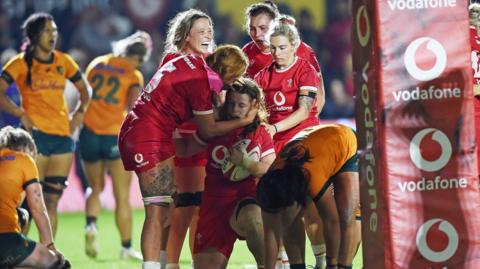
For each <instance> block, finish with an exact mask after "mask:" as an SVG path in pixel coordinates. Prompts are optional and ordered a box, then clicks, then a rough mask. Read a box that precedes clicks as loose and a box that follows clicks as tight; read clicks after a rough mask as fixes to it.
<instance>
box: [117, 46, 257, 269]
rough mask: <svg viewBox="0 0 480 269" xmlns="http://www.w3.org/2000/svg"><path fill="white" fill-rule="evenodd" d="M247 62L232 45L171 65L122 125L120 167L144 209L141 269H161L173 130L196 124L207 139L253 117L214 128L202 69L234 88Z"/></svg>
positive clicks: (163, 69) (164, 68) (171, 188)
mask: <svg viewBox="0 0 480 269" xmlns="http://www.w3.org/2000/svg"><path fill="white" fill-rule="evenodd" d="M247 62H248V60H247V59H246V58H245V56H244V55H243V53H242V51H241V50H240V49H239V48H238V47H236V46H232V45H225V46H221V47H219V48H217V49H216V50H215V52H213V54H211V55H209V56H208V57H207V58H206V59H205V60H203V58H201V57H199V56H196V55H185V56H182V57H178V58H176V59H173V60H172V61H169V62H168V63H166V64H165V65H163V66H162V67H161V68H160V69H159V70H158V71H157V73H156V74H155V75H154V76H153V78H152V79H151V80H150V82H149V83H148V85H147V86H146V87H145V89H144V90H143V92H142V95H141V96H140V97H139V98H138V99H137V102H136V103H135V105H134V107H133V108H132V110H131V111H130V113H129V114H128V115H127V117H126V119H125V121H124V123H123V125H122V128H121V130H120V135H119V142H118V143H119V149H120V154H121V157H122V161H123V164H124V166H125V168H126V169H127V170H134V171H135V172H136V174H137V175H138V178H139V183H140V190H141V192H142V196H143V201H144V205H145V222H144V225H143V229H142V240H141V241H142V242H141V245H142V253H143V259H144V262H143V268H144V269H150V268H156V269H158V268H159V267H160V263H159V262H158V261H159V256H160V242H161V239H162V234H161V228H162V227H164V226H165V222H166V218H167V216H168V207H169V205H170V204H171V202H172V198H171V195H172V194H173V193H174V191H175V187H174V184H173V175H174V172H173V157H174V155H175V150H174V145H173V142H172V134H173V132H174V130H175V128H177V127H178V126H179V125H180V124H182V123H184V122H186V121H188V120H190V119H191V118H194V119H195V122H196V124H197V125H198V131H199V133H200V135H201V136H202V137H203V138H210V137H214V136H218V135H222V134H225V133H227V132H229V131H231V130H233V129H235V128H239V127H242V126H245V125H248V124H249V123H251V122H252V121H253V119H254V117H255V115H256V110H255V109H253V110H251V112H250V113H249V114H248V117H246V118H242V119H235V120H231V121H222V122H215V119H214V116H213V105H212V91H211V89H210V84H209V79H208V73H207V67H206V65H208V67H209V68H211V69H212V70H213V71H214V72H216V73H218V75H219V76H220V77H221V78H222V80H223V82H225V83H232V82H233V81H235V79H237V78H239V77H240V76H241V75H242V74H243V73H244V72H245V69H246V67H247ZM205 63H206V65H205Z"/></svg>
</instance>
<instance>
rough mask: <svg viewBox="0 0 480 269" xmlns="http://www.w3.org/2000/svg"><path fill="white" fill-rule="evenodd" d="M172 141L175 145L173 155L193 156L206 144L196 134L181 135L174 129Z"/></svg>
mask: <svg viewBox="0 0 480 269" xmlns="http://www.w3.org/2000/svg"><path fill="white" fill-rule="evenodd" d="M173 143H174V145H175V155H176V156H178V157H188V156H193V155H195V154H197V153H199V152H201V151H202V150H204V149H205V148H206V146H207V144H206V143H205V142H204V141H202V140H201V139H200V138H199V137H198V136H197V135H196V134H194V135H193V136H188V137H182V136H181V135H180V134H179V133H178V130H175V132H174V134H173Z"/></svg>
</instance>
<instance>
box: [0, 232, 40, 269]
mask: <svg viewBox="0 0 480 269" xmlns="http://www.w3.org/2000/svg"><path fill="white" fill-rule="evenodd" d="M36 244H37V243H36V242H35V241H32V240H31V239H29V238H27V237H25V236H24V235H23V234H21V233H0V268H10V267H15V266H17V265H18V264H20V263H21V262H23V261H24V260H25V259H26V258H27V257H28V256H30V254H32V252H33V250H34V249H35V245H36Z"/></svg>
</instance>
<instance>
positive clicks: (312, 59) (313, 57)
mask: <svg viewBox="0 0 480 269" xmlns="http://www.w3.org/2000/svg"><path fill="white" fill-rule="evenodd" d="M306 60H307V61H308V62H309V63H310V64H311V65H312V66H313V68H315V71H317V73H318V72H321V69H320V64H319V63H318V60H317V55H316V54H315V51H313V50H311V51H310V53H309V57H308V59H306Z"/></svg>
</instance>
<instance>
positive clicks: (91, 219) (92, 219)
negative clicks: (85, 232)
mask: <svg viewBox="0 0 480 269" xmlns="http://www.w3.org/2000/svg"><path fill="white" fill-rule="evenodd" d="M90 224H93V225H95V226H97V217H92V216H87V225H86V226H88V225H90Z"/></svg>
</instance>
